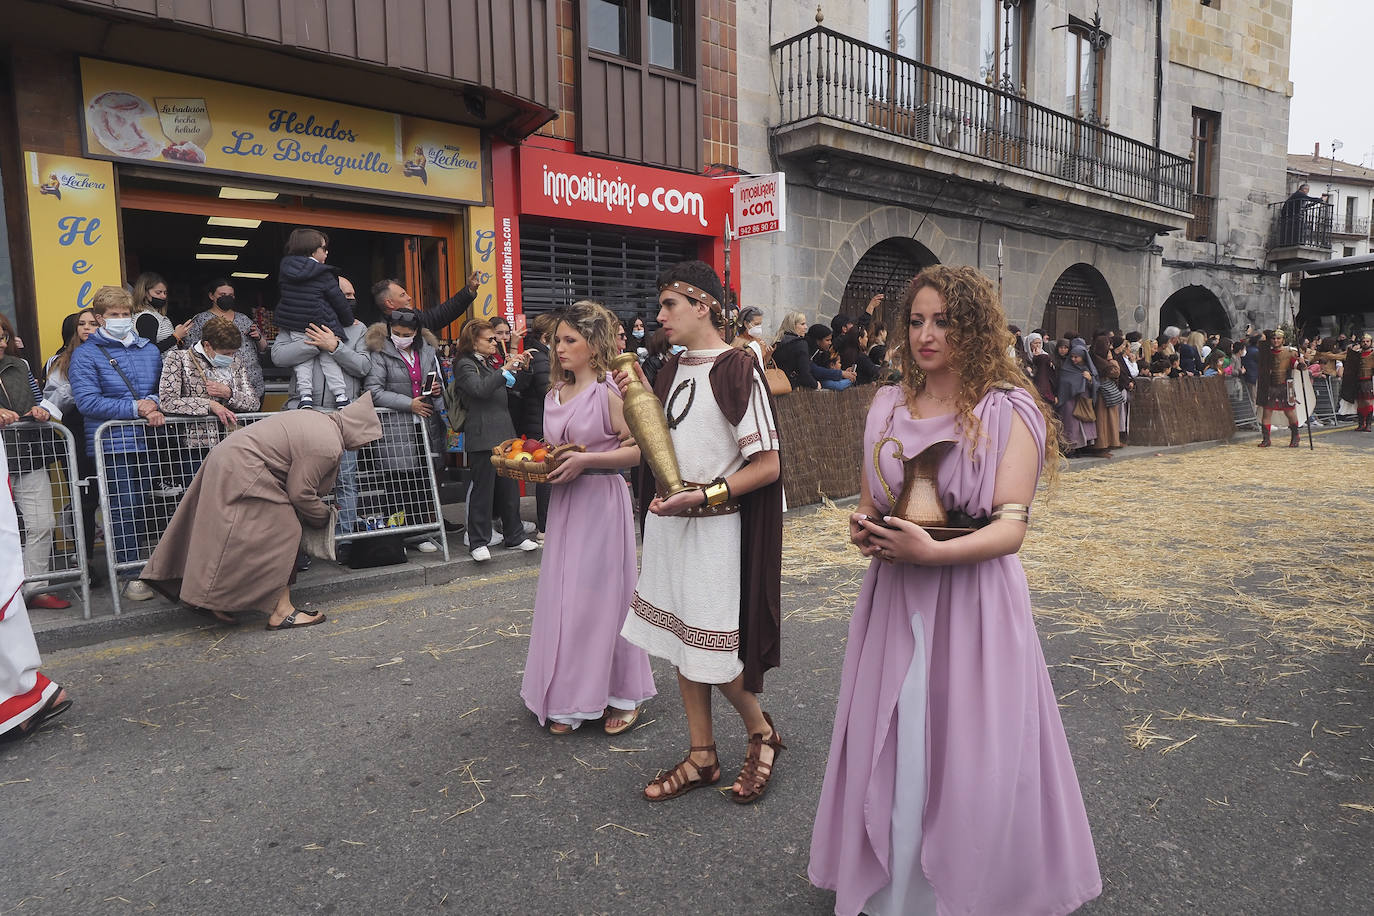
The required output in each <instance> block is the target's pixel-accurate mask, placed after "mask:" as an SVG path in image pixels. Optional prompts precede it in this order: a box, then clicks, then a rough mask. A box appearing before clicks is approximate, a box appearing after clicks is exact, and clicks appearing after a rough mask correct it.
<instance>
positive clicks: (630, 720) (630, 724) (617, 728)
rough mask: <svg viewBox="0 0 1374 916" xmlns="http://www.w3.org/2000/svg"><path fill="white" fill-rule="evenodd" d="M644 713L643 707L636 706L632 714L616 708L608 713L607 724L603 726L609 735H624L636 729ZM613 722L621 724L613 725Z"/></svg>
mask: <svg viewBox="0 0 1374 916" xmlns="http://www.w3.org/2000/svg"><path fill="white" fill-rule="evenodd" d="M643 711H644V707H643V706H636V707H635V708H634V709H633V710H631V711H630V712H626V711H625V710H623V709H616V708H615V707H614V706H612V707H611V708H610V711H608V712H607V713H606V724H605V725H604V726H602V728H604V729H605V730H606V734H608V735H619V734H623V733H625V732H627V731H629V730H630V729H632V728H634V727H635V723H636V722H638V721H639V714H640V713H641V712H643ZM612 722H619V723H620V724H619V725H612V724H611V723H612Z"/></svg>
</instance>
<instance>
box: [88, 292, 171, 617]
mask: <svg viewBox="0 0 1374 916" xmlns="http://www.w3.org/2000/svg"><path fill="white" fill-rule="evenodd" d="M91 308H93V309H94V310H95V314H96V315H97V317H99V318H100V320H101V324H102V327H101V329H100V330H99V331H97V332H96V333H94V334H92V335H91V336H90V337H88V338H87V339H86V342H85V343H83V344H82V345H81V346H79V347H77V348H76V352H75V353H73V354H72V358H71V364H70V365H69V367H68V377H69V378H70V380H71V385H72V394H73V396H74V397H75V398H76V406H77V408H78V409H79V410H80V411H81V414H82V416H83V417H84V418H85V425H86V454H88V455H90V456H91V457H92V458H94V457H95V455H96V438H95V434H96V431H97V430H99V429H100V425H101V424H102V423H104V422H105V421H106V420H138V419H143V420H147V421H148V423H147V425H148V426H151V427H155V428H157V427H161V426H162V425H163V424H164V423H165V422H166V420H167V418H166V417H165V416H163V414H162V404H161V401H160V398H159V395H158V385H159V383H160V381H161V377H162V354H160V353H158V351H157V347H156V346H154V345H153V343H152V342H151V341H149V340H148V339H147V338H146V337H139V336H138V335H137V334H136V333H134V318H133V315H134V308H133V297H132V296H130V295H129V293H128V291H127V290H125V289H122V288H121V287H118V286H102V287H101V288H100V289H99V290H97V291H96V294H95V296H94V297H93V298H92V299H91ZM100 446H101V448H102V449H103V450H104V464H105V482H106V484H107V485H108V487H109V492H108V493H107V498H108V500H109V507H110V512H109V515H108V517H107V518H106V519H105V537H106V538H110V539H112V540H111V541H110V543H111V544H112V545H113V547H114V558H115V563H116V564H119V565H124V564H130V563H133V562H135V561H136V560H138V558H139V554H140V551H141V547H140V542H141V539H142V537H143V534H144V532H145V529H146V518H145V504H146V502H147V499H148V483H149V479H150V477H151V475H150V473H149V467H148V464H149V462H148V442H147V432H146V429H145V427H144V426H142V425H132V426H120V427H116V428H114V429H112V430H111V431H110V433H109V434H107V435H106V436H105V437H104V438H103V439H102V440H101V443H100ZM118 575H119V577H120V578H121V579H124V580H125V584H124V591H123V594H124V597H126V598H130V599H133V600H135V601H146V600H147V599H149V598H151V597H153V590H152V589H151V588H149V587H148V586H147V585H145V584H144V583H143V582H140V581H139V580H138V579H136V578H135V576H136V575H137V570H136V569H129V568H126V569H123V570H120V571H119V573H118Z"/></svg>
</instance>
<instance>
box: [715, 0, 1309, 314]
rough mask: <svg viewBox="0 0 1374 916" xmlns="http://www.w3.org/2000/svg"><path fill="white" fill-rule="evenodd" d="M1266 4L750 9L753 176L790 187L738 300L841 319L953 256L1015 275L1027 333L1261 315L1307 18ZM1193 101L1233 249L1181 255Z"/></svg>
mask: <svg viewBox="0 0 1374 916" xmlns="http://www.w3.org/2000/svg"><path fill="white" fill-rule="evenodd" d="M1258 6H1259V4H1253V3H1251V4H1230V3H1228V4H1226V7H1227V12H1226V14H1225V16H1221V15H1220V14H1219V13H1217V12H1216V11H1214V10H1211V9H1208V8H1205V7H1200V5H1199V4H1196V3H1187V2H1183V0H1174V2H1170V0H1161V2H1160V3H1155V4H1140V3H1130V2H1124V0H1121V2H1106V0H1104V2H1102V3H1100V4H1098V3H1097V2H1095V0H1040V2H1030V0H1021V2H1015V3H1011V4H1006V3H1002V2H1000V0H869V2H867V3H854V4H832V5H828V6H823V7H822V9H821V11H820V12H821V17H823V18H822V21H820V22H817V21H816V20H817V18H821V17H817V11H816V8H815V7H814V5H813V4H809V3H801V2H778V0H774V2H772V3H769V2H767V0H741V2H740V3H739V16H738V22H739V48H740V51H739V68H740V78H739V85H740V91H739V111H740V125H741V126H740V166H741V167H742V168H744V169H745V170H747V171H749V172H756V173H759V172H769V171H783V172H785V173H786V175H787V180H788V195H789V198H788V213H789V222H788V228H787V231H786V232H785V233H776V234H774V235H771V236H764V237H759V238H756V239H747V240H744V241H743V243H742V244H741V253H742V255H743V258H744V260H745V263H747V264H748V265H749V266H748V270H747V272H746V274H745V276H744V277H743V279H742V289H741V296H742V301H743V302H745V303H753V304H758V305H761V306H763V307H765V308H766V309H768V310H769V316H770V319H772V320H780V319H781V316H782V314H783V313H784V312H786V311H789V310H792V309H800V310H802V311H805V312H806V313H807V314H808V315H809V316H813V317H820V318H824V319H828V317H829V316H831V315H833V314H835V313H836V312H837V311H846V312H852V311H856V310H858V309H860V308H862V307H863V303H864V302H866V301H867V300H868V298H869V296H871V295H872V294H873V293H874V292H884V293H886V294H887V295H888V296H889V299H893V298H895V296H896V294H897V292H899V291H900V289H901V287H902V286H903V285H904V283H905V281H906V280H907V279H909V277H910V275H911V273H913V272H914V270H915V269H919V268H920V267H922V266H925V265H927V264H930V263H934V262H937V261H938V262H940V263H948V264H968V265H973V266H976V267H979V268H980V269H982V270H984V271H985V272H987V273H988V275H989V276H991V277H994V278H996V279H999V281H1000V285H1001V289H1002V295H1003V300H1004V303H1005V306H1006V309H1007V313H1008V317H1009V319H1010V321H1011V322H1013V323H1015V324H1017V325H1019V326H1021V327H1022V328H1033V327H1045V328H1046V329H1048V330H1050V331H1051V332H1054V333H1065V332H1068V331H1077V332H1080V333H1083V334H1087V333H1090V332H1091V331H1092V330H1094V329H1097V328H1107V329H1111V328H1121V329H1123V330H1125V331H1130V330H1140V331H1142V332H1145V333H1148V334H1154V333H1157V331H1158V329H1159V327H1160V319H1161V312H1162V311H1163V312H1165V314H1166V315H1173V314H1181V315H1182V316H1183V317H1184V319H1185V320H1188V321H1189V322H1191V323H1195V324H1196V325H1197V326H1199V327H1203V326H1205V327H1208V328H1215V329H1217V330H1222V331H1229V330H1231V329H1232V326H1233V325H1235V324H1237V323H1239V325H1240V326H1241V327H1243V326H1244V324H1245V323H1247V321H1250V322H1252V323H1254V324H1257V325H1258V324H1261V323H1263V321H1265V320H1266V319H1268V318H1269V317H1270V315H1271V314H1276V313H1277V309H1278V284H1277V275H1276V274H1274V273H1273V272H1272V271H1267V270H1266V268H1265V254H1266V246H1267V241H1268V235H1267V227H1268V220H1269V213H1268V205H1269V203H1271V202H1273V201H1277V200H1281V199H1282V196H1283V178H1282V174H1283V155H1284V143H1285V140H1286V135H1287V114H1288V96H1289V94H1290V88H1289V85H1288V83H1287V60H1288V44H1287V26H1288V22H1289V19H1290V17H1291V10H1290V9H1289V7H1290V4H1288V3H1286V2H1284V3H1270V4H1264V7H1265V12H1260V11H1258V10H1257V9H1256V10H1249V9H1248V8H1250V7H1256V8H1257V7H1258ZM1095 17H1096V18H1095ZM894 24H895V26H896V28H895V29H894V28H893V26H894ZM971 24H972V25H973V26H975V27H970V26H971ZM894 36H895V37H894ZM1223 46H1224V49H1225V50H1224V51H1223ZM1214 58H1215V62H1214V60H1213V59H1214ZM1195 106H1196V107H1199V108H1205V109H1206V110H1208V111H1215V112H1220V114H1221V115H1222V118H1223V120H1222V133H1221V144H1222V145H1221V150H1220V152H1219V154H1218V155H1219V156H1220V162H1221V163H1223V165H1222V166H1220V168H1221V172H1220V175H1219V176H1218V177H1217V178H1216V180H1214V181H1213V183H1212V184H1211V185H1206V186H1204V190H1207V189H1210V190H1212V191H1214V192H1215V193H1214V195H1213V196H1216V197H1218V198H1220V199H1221V201H1222V202H1221V203H1220V204H1219V205H1218V206H1217V208H1216V210H1217V216H1216V223H1215V225H1214V226H1212V227H1209V231H1210V232H1211V233H1212V235H1214V236H1217V237H1219V238H1220V239H1221V241H1220V242H1215V241H1209V242H1187V241H1186V240H1185V239H1186V236H1187V234H1188V232H1189V227H1190V225H1191V224H1193V223H1194V222H1195V219H1194V209H1195V206H1194V194H1195V193H1196V190H1197V184H1196V180H1197V176H1196V175H1195V174H1194V167H1193V164H1192V161H1191V160H1190V158H1189V156H1190V153H1191V152H1192V147H1193V140H1192V131H1191V127H1192V120H1193V111H1192V109H1193V107H1195ZM1204 262H1206V264H1207V266H1203V265H1204ZM1195 286H1197V287H1202V288H1204V289H1205V290H1207V291H1208V292H1209V294H1210V295H1211V296H1214V297H1215V299H1216V301H1217V304H1216V305H1215V306H1213V305H1212V303H1211V302H1210V301H1208V302H1207V303H1206V308H1202V307H1200V306H1197V305H1194V304H1192V295H1193V294H1192V293H1189V294H1188V295H1187V296H1184V297H1183V298H1178V297H1177V294H1178V293H1179V291H1180V290H1184V289H1188V288H1190V287H1195ZM1171 297H1173V298H1172V301H1171ZM1166 303H1170V310H1165V309H1164V306H1165V304H1166ZM891 317H892V316H889V318H891Z"/></svg>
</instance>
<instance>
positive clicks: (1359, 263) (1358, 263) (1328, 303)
mask: <svg viewBox="0 0 1374 916" xmlns="http://www.w3.org/2000/svg"><path fill="white" fill-rule="evenodd" d="M1303 272H1304V273H1306V274H1308V276H1307V277H1305V278H1304V279H1303V281H1302V289H1301V291H1300V293H1299V306H1298V326H1299V327H1305V326H1306V325H1307V324H1309V323H1311V322H1315V321H1316V320H1317V319H1318V318H1320V317H1321V316H1323V315H1363V314H1367V313H1370V312H1374V254H1366V255H1359V256H1358V257H1353V258H1335V259H1332V260H1330V261H1321V262H1318V263H1317V264H1313V265H1310V266H1308V267H1306V268H1304V271H1303Z"/></svg>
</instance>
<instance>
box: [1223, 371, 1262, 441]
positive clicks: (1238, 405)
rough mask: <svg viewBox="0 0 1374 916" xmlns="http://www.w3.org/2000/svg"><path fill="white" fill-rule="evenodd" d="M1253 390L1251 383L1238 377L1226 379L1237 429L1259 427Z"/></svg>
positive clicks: (1227, 391) (1227, 394)
mask: <svg viewBox="0 0 1374 916" xmlns="http://www.w3.org/2000/svg"><path fill="white" fill-rule="evenodd" d="M1251 390H1252V389H1251V388H1250V386H1249V385H1247V384H1245V383H1244V382H1242V381H1241V380H1240V379H1238V378H1228V379H1227V380H1226V396H1227V397H1228V398H1230V400H1231V416H1232V417H1233V418H1234V419H1235V423H1236V429H1258V428H1259V417H1258V415H1256V413H1255V402H1254V401H1252V400H1250V392H1251Z"/></svg>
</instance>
